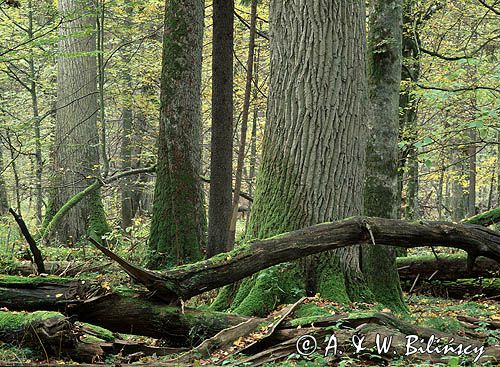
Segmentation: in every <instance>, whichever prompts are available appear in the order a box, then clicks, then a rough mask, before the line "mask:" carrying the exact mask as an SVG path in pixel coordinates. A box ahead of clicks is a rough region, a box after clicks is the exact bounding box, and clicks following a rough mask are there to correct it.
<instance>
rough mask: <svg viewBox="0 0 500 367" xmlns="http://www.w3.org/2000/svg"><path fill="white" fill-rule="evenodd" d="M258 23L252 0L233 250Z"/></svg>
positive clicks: (237, 168)
mask: <svg viewBox="0 0 500 367" xmlns="http://www.w3.org/2000/svg"><path fill="white" fill-rule="evenodd" d="M256 23H257V0H252V5H251V15H250V39H249V41H248V59H247V78H246V83H245V97H244V100H243V112H242V116H241V136H240V144H239V148H238V163H237V166H236V182H235V184H234V194H233V195H234V196H233V212H232V216H231V225H230V227H229V248H228V249H232V248H233V247H234V239H235V235H236V221H237V219H238V207H239V202H240V191H241V181H242V178H243V164H244V161H245V148H246V141H247V127H248V116H249V112H250V94H251V92H252V78H253V63H254V49H255V27H256Z"/></svg>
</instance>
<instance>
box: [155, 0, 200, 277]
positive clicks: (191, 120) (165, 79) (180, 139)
mask: <svg viewBox="0 0 500 367" xmlns="http://www.w3.org/2000/svg"><path fill="white" fill-rule="evenodd" d="M203 14H204V3H203V1H201V0H189V1H181V0H174V1H167V2H166V3H165V19H164V26H165V28H164V34H163V65H162V72H161V87H160V88H161V95H160V102H161V107H160V132H159V134H160V135H159V139H158V161H157V171H156V184H155V196H154V203H153V218H152V221H151V235H150V237H149V251H150V253H149V259H148V266H149V267H151V268H159V267H168V266H173V265H179V264H183V263H187V262H191V261H196V260H199V259H200V258H201V257H202V252H201V248H202V246H204V242H205V240H204V237H203V232H204V227H205V214H204V207H203V192H202V188H201V181H200V178H199V174H200V168H201V167H200V163H201V150H200V145H201V144H200V142H201V131H200V130H201V57H202V46H203V43H202V41H203Z"/></svg>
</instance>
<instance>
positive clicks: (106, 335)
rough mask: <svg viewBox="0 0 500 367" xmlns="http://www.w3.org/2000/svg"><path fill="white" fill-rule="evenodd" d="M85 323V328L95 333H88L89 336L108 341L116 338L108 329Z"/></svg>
mask: <svg viewBox="0 0 500 367" xmlns="http://www.w3.org/2000/svg"><path fill="white" fill-rule="evenodd" d="M83 325H84V326H85V328H87V329H88V330H90V331H91V332H92V334H94V335H88V336H89V337H94V338H97V339H100V340H104V341H107V342H112V341H113V340H115V337H114V336H113V333H112V332H111V331H109V330H108V329H105V328H103V327H100V326H97V325H92V324H87V323H84V324H83Z"/></svg>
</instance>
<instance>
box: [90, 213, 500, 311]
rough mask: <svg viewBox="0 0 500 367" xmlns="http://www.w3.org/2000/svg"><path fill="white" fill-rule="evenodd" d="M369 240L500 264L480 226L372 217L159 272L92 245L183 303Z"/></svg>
mask: <svg viewBox="0 0 500 367" xmlns="http://www.w3.org/2000/svg"><path fill="white" fill-rule="evenodd" d="M368 228H369V229H370V230H368ZM370 232H371V233H370ZM372 236H373V239H374V240H375V242H376V243H377V244H379V245H389V246H398V247H403V248H412V247H421V246H444V247H453V248H459V249H462V250H465V251H466V252H467V253H468V261H467V265H468V266H469V268H470V267H471V266H472V265H473V264H474V261H475V259H476V258H477V257H478V256H485V257H488V258H491V259H493V260H495V261H497V262H499V261H500V233H497V232H495V231H492V230H489V229H487V228H484V227H482V226H477V225H465V224H456V223H450V222H407V221H402V220H396V219H384V218H372V217H353V218H349V219H345V220H342V221H338V222H333V223H323V224H319V225H316V226H312V227H308V228H303V229H300V230H297V231H293V232H289V233H285V234H282V235H279V236H275V237H272V238H269V239H266V240H260V241H254V242H250V243H249V244H247V245H245V246H243V247H241V248H238V249H235V250H233V251H232V252H230V253H224V254H220V255H218V256H216V257H213V258H211V259H208V260H205V261H200V262H197V263H195V264H190V265H185V266H180V267H177V268H173V269H172V270H169V271H166V272H162V273H159V272H152V271H147V270H143V269H141V268H139V267H136V266H134V265H132V264H130V263H128V262H127V261H125V260H124V259H121V258H120V257H119V256H117V255H116V254H114V253H113V252H111V251H110V250H109V249H107V248H105V247H103V246H101V245H100V244H98V243H96V242H95V241H93V243H94V245H95V246H96V247H97V248H98V249H99V250H101V251H102V252H103V253H104V254H105V255H107V256H108V257H110V258H111V259H113V260H115V261H117V262H118V264H119V265H120V266H121V267H122V268H123V269H124V270H125V271H126V272H127V273H128V274H129V275H130V276H131V277H133V278H134V279H135V280H137V281H138V282H140V283H142V284H143V285H144V286H145V287H146V288H148V289H149V290H150V291H152V292H154V294H155V296H157V297H160V298H161V299H163V300H164V301H167V302H171V303H177V302H179V299H182V300H186V299H189V298H190V297H193V296H195V295H197V294H200V293H203V292H206V291H208V290H211V289H216V288H219V287H221V286H224V285H226V284H231V283H234V282H235V281H237V280H240V279H243V278H245V277H247V276H249V275H252V274H254V273H256V272H258V271H260V270H263V269H265V268H268V267H270V266H272V265H276V264H279V263H282V262H287V261H291V260H296V259H298V258H302V257H305V256H308V255H312V254H316V253H319V252H323V251H328V250H334V249H338V248H341V247H346V246H352V245H357V244H370V243H372Z"/></svg>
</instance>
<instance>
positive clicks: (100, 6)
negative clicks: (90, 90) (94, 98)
mask: <svg viewBox="0 0 500 367" xmlns="http://www.w3.org/2000/svg"><path fill="white" fill-rule="evenodd" d="M104 1H105V0H96V7H97V17H96V20H97V22H96V24H97V77H98V81H99V83H98V86H99V122H100V124H101V126H100V128H101V129H100V132H101V134H100V135H101V136H100V144H99V148H100V158H101V163H102V165H101V166H102V172H101V174H102V176H103V177H106V176H107V175H108V173H109V159H108V154H107V137H106V135H107V132H106V130H107V128H106V110H105V105H104V83H105V82H106V79H105V73H104V67H105V66H104Z"/></svg>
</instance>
